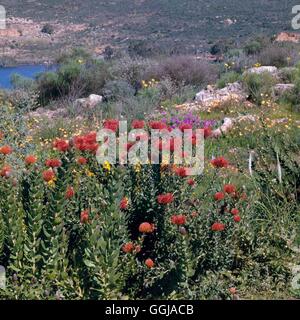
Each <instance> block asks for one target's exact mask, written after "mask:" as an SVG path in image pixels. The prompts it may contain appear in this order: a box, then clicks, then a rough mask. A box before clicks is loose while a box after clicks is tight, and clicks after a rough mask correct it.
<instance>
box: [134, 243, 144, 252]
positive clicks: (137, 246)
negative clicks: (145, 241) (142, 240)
mask: <svg viewBox="0 0 300 320" xmlns="http://www.w3.org/2000/svg"><path fill="white" fill-rule="evenodd" d="M141 251H142V248H141V246H140V245H136V246H135V252H136V253H139V252H141Z"/></svg>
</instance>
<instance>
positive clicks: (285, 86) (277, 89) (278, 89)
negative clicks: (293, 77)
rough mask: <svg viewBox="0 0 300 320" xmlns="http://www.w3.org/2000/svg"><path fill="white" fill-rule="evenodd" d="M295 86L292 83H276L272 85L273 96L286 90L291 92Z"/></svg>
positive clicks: (279, 94)
mask: <svg viewBox="0 0 300 320" xmlns="http://www.w3.org/2000/svg"><path fill="white" fill-rule="evenodd" d="M294 88H295V85H294V84H292V83H277V84H276V85H275V86H274V94H275V96H282V95H283V94H284V93H286V92H291V91H293V89H294Z"/></svg>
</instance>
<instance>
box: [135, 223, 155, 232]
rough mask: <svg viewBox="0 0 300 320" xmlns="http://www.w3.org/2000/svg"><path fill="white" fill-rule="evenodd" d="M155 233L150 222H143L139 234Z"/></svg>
mask: <svg viewBox="0 0 300 320" xmlns="http://www.w3.org/2000/svg"><path fill="white" fill-rule="evenodd" d="M153 231H154V225H153V224H151V223H149V222H143V223H141V224H140V226H139V232H141V233H152V232H153Z"/></svg>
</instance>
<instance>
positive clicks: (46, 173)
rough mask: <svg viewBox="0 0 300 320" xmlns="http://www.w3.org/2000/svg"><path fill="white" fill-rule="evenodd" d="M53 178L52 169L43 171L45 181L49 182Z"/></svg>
mask: <svg viewBox="0 0 300 320" xmlns="http://www.w3.org/2000/svg"><path fill="white" fill-rule="evenodd" d="M54 178H55V174H54V172H53V170H52V169H48V170H45V171H44V172H43V179H44V181H46V182H49V181H51V180H53V179H54Z"/></svg>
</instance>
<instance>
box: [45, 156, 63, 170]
mask: <svg viewBox="0 0 300 320" xmlns="http://www.w3.org/2000/svg"><path fill="white" fill-rule="evenodd" d="M45 164H46V166H47V167H51V168H58V167H60V166H61V165H62V163H61V161H60V160H59V159H56V158H55V159H48V160H46V162H45Z"/></svg>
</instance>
